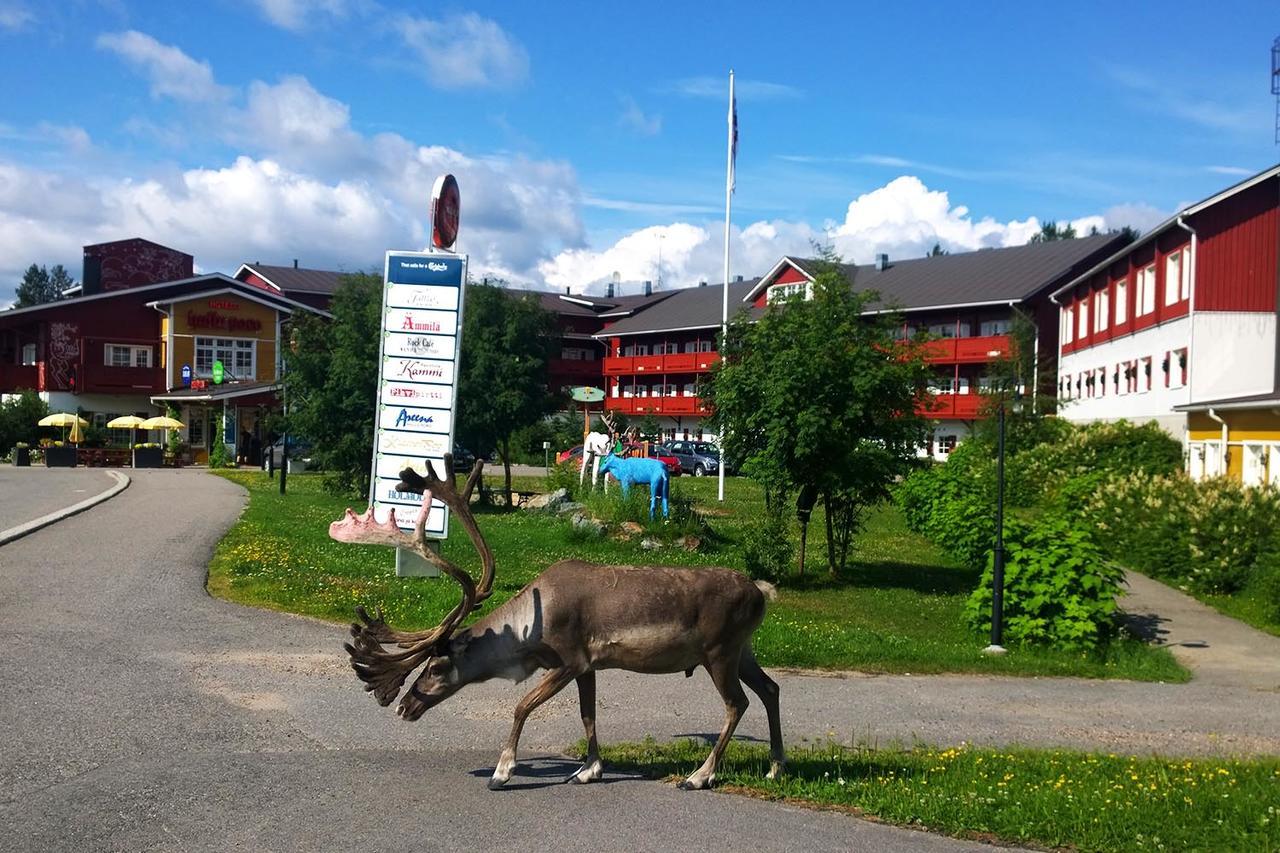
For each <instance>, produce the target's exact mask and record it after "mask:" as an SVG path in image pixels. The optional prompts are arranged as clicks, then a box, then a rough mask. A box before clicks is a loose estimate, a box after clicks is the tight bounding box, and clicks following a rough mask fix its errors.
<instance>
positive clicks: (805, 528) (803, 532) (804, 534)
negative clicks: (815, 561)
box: [800, 521, 809, 577]
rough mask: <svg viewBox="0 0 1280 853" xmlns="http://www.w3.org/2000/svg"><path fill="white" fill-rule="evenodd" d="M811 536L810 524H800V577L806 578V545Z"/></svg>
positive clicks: (805, 522) (803, 522)
mask: <svg viewBox="0 0 1280 853" xmlns="http://www.w3.org/2000/svg"><path fill="white" fill-rule="evenodd" d="M808 536H809V522H807V521H802V522H800V577H804V544H805V540H806V539H807V538H808Z"/></svg>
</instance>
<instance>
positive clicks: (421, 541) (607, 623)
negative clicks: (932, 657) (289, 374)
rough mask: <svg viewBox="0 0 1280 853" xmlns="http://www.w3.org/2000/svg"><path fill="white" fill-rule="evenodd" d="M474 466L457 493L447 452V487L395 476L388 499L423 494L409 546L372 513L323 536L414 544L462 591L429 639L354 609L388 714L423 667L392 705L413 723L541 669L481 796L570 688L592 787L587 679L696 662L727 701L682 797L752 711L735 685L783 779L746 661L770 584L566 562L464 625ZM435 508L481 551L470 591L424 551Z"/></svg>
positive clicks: (768, 702) (760, 674)
mask: <svg viewBox="0 0 1280 853" xmlns="http://www.w3.org/2000/svg"><path fill="white" fill-rule="evenodd" d="M481 465H482V462H481V461H477V463H476V466H475V468H474V469H473V470H472V471H471V474H470V476H469V477H468V478H467V481H466V485H465V486H464V487H463V489H462V490H461V491H459V490H458V489H457V487H456V485H455V481H454V476H453V459H452V458H451V457H449V456H446V457H445V460H444V468H445V474H446V476H445V477H444V478H443V479H441V478H439V477H437V476H436V474H435V472H434V471H433V470H431V468H430V466H428V474H427V476H426V477H423V476H422V475H420V474H418V473H417V472H416V471H414V470H413V469H411V468H407V469H405V470H404V471H402V472H401V473H400V483H399V484H398V485H397V489H398V490H400V491H402V492H410V493H415V494H421V495H422V501H423V502H422V505H423V511H422V512H420V513H419V516H418V523H417V526H416V529H415V530H414V534H413V535H412V536H410V535H408V534H406V533H404V532H402V531H401V530H399V528H397V527H396V523H395V518H394V516H393V517H392V518H390V519H388V521H387V522H386V523H385V524H378V523H377V522H376V521H375V520H374V518H373V513H372V510H370V511H369V512H366V513H365V514H364V515H362V516H360V515H356V513H355V512H353V511H352V510H347V514H346V517H345V518H343V519H342V520H340V521H335V522H334V523H333V524H332V525H330V527H329V535H330V536H331V537H333V538H334V539H336V540H338V541H340V542H358V543H376V544H384V545H398V546H401V547H404V548H412V549H414V550H415V551H416V552H417V553H419V554H421V555H422V556H423V557H424V558H425V559H427V560H428V561H430V562H431V563H433V564H435V565H436V566H437V567H439V569H440V570H441V571H442V572H444V573H445V574H447V575H449V577H451V578H453V579H454V580H456V581H457V582H458V584H459V586H461V587H462V600H461V601H460V602H459V603H458V604H457V606H455V607H454V608H453V609H452V610H451V611H449V614H448V615H447V616H445V618H444V621H443V622H441V623H440V625H438V626H437V627H435V628H433V629H431V630H429V631H420V632H405V631H396V630H394V629H392V628H391V627H389V626H388V625H387V624H386V622H385V621H383V618H382V614H381V612H379V613H378V615H376V616H371V615H369V614H368V613H367V612H366V611H365V610H364V608H360V609H358V610H357V613H358V615H359V617H360V622H359V623H356V624H353V625H352V626H351V636H352V638H353V639H352V641H351V642H350V643H348V644H346V650H347V652H348V654H350V656H351V666H352V667H353V668H354V669H355V671H356V675H358V676H359V677H360V679H361V680H362V681H363V682H364V683H365V689H366V690H368V691H370V692H372V693H373V695H374V698H376V699H377V700H378V704H380V705H383V706H386V705H389V704H391V702H392V700H394V699H395V698H396V696H397V695H399V693H400V690H401V688H402V687H403V686H404V683H405V681H406V679H407V678H408V677H409V675H410V674H411V673H412V672H413V671H414V670H415V669H417V668H418V667H419V666H423V665H424V664H425V666H423V670H422V672H421V673H420V674H419V675H418V676H417V678H416V679H415V680H414V681H413V683H412V684H411V686H410V687H409V690H408V692H407V693H405V695H404V697H403V698H402V699H401V700H400V705H399V707H398V709H397V713H398V714H399V715H400V717H402V718H403V719H405V720H416V719H418V718H419V717H421V716H422V715H423V714H424V713H426V711H427V710H429V709H430V708H432V707H434V706H435V705H437V704H439V703H440V702H443V701H444V700H445V699H447V698H449V697H450V696H452V695H453V694H454V693H456V692H458V691H459V690H461V689H462V688H463V687H465V686H467V685H468V684H471V683H473V682H479V681H486V680H488V679H491V678H510V679H513V680H514V681H517V682H519V681H523V680H524V679H526V678H528V677H529V676H530V675H532V674H533V673H534V672H536V671H538V670H540V669H545V670H547V672H546V674H545V675H543V676H542V680H541V681H539V682H538V685H537V687H535V688H534V689H533V690H531V691H530V692H529V694H528V695H526V696H525V697H524V698H523V699H522V700H521V701H520V703H519V704H518V705H517V706H516V709H515V720H514V722H513V724H512V726H511V735H510V737H508V738H507V743H506V746H505V747H503V750H502V754H501V755H500V756H499V758H498V763H497V766H496V767H495V768H494V771H493V777H492V778H491V779H490V780H489V787H490V788H493V789H497V788H500V787H501V786H502V785H504V784H505V783H506V782H507V781H508V780H509V779H510V778H511V774H512V772H513V771H514V770H515V768H516V749H517V746H518V744H519V741H520V731H521V729H522V728H523V727H524V723H525V720H526V719H527V718H528V716H529V714H530V713H532V712H533V710H534V709H535V708H537V707H538V706H539V705H541V704H542V703H543V702H545V701H547V700H548V699H550V698H551V697H552V696H554V695H556V693H558V692H560V690H562V689H563V688H564V687H566V686H567V685H568V684H569V682H571V681H576V682H577V684H578V699H579V701H580V702H581V705H582V723H583V725H584V726H585V728H586V734H587V756H586V760H585V763H584V764H583V765H582V767H581V768H580V769H578V770H577V772H575V773H574V774H573V775H571V776H570V777H569V778H568V779H567V780H566V781H568V782H575V783H581V782H591V781H594V780H596V779H599V778H600V776H601V774H602V772H603V766H602V764H601V762H600V752H599V747H598V745H597V743H596V724H595V717H596V671H597V670H601V669H625V670H630V671H632V672H644V673H675V672H684V673H685V674H686V676H687V675H692V674H693V671H694V670H695V669H696V668H697V667H699V666H703V667H706V669H707V672H708V673H710V675H711V680H712V681H713V682H714V683H715V686H716V689H717V690H718V691H719V692H720V696H721V698H723V699H724V704H725V720H724V727H723V728H722V729H721V730H720V737H719V739H718V740H717V741H716V743H715V746H714V747H713V748H712V750H711V754H710V755H708V756H707V759H706V761H705V762H704V763H703V764H702V766H701V767H699V768H698V769H697V770H696V771H695V772H694V773H693V775H691V776H689V778H688V779H686V780H684V782H682V783H681V787H683V788H689V789H698V788H709V787H711V785H712V784H713V783H714V782H715V774H716V764H717V762H719V760H720V757H721V756H722V755H723V754H724V750H725V747H726V746H727V745H728V743H729V740H730V738H732V737H733V731H734V729H735V728H736V727H737V725H738V721H739V720H740V719H741V718H742V714H743V712H744V711H746V709H747V705H748V701H747V697H746V694H745V692H744V691H743V689H742V682H745V683H746V685H747V686H748V687H750V688H751V690H752V691H753V692H755V694H756V695H757V696H759V697H760V699H761V701H762V702H763V703H764V707H765V711H766V713H767V714H768V716H769V742H770V757H771V759H772V761H771V767H770V770H769V776H770V778H773V777H774V776H776V775H777V774H778V773H780V772H781V771H782V768H783V765H784V763H785V760H786V759H785V755H784V753H783V749H782V726H781V723H780V721H779V712H778V685H777V684H776V683H774V681H773V680H772V679H771V678H769V676H767V675H766V674H765V672H764V670H763V669H761V668H760V665H759V664H758V663H756V659H755V655H754V654H753V653H752V651H751V635H752V634H753V633H754V632H755V630H756V628H757V627H758V626H759V625H760V622H761V620H762V619H763V618H764V612H765V599H766V597H772V595H773V588H772V587H771V586H769V585H768V584H764V583H754V582H752V581H751V580H750V579H748V578H746V577H745V576H743V575H741V574H739V573H738V572H735V571H732V570H730V569H686V568H673V567H667V566H602V565H598V564H595V563H588V562H584V561H582V560H561V561H560V562H558V563H555V564H553V565H552V566H550V567H548V568H547V570H546V571H544V572H543V573H542V574H541V575H540V576H539V577H538V578H537V579H536V580H534V581H533V582H532V583H530V584H529V585H528V586H526V587H525V588H524V589H522V590H521V591H520V592H519V593H517V594H516V595H515V596H514V597H512V598H511V599H510V600H509V601H507V602H506V603H504V604H502V605H501V606H500V607H498V608H496V609H495V610H494V611H493V612H492V613H489V614H488V615H486V616H484V617H482V618H480V619H478V620H477V621H476V622H475V623H474V624H472V625H469V626H467V627H465V628H461V629H459V627H458V626H459V625H461V623H462V621H463V620H464V619H465V618H466V617H467V616H468V615H469V614H470V613H471V612H472V611H473V610H475V608H476V607H477V606H478V605H479V604H480V603H481V602H482V601H484V600H485V599H486V598H488V597H489V595H490V593H491V592H492V590H493V578H494V560H493V552H492V551H491V550H490V549H489V546H488V545H487V544H486V543H485V541H484V537H483V536H482V535H481V533H480V529H479V527H477V525H476V521H475V518H474V517H473V516H472V514H471V507H470V498H471V492H472V490H473V489H474V488H475V485H476V482H477V480H478V479H479V476H480V470H481ZM433 498H436V499H439V500H440V501H442V502H444V503H445V504H446V505H447V506H448V507H449V509H450V510H451V511H452V512H453V514H454V517H455V518H456V519H457V520H458V521H459V522H460V523H461V525H462V528H463V529H464V530H465V531H466V532H467V535H468V536H469V537H470V538H471V541H472V542H473V543H474V544H475V547H476V550H477V551H479V552H480V561H481V564H482V566H483V571H482V574H481V577H480V583H479V585H477V584H476V582H475V581H474V580H473V579H472V577H471V576H470V575H469V574H468V573H467V572H465V571H463V570H462V569H460V568H459V567H457V566H455V565H454V564H453V563H451V562H449V561H448V560H446V559H445V558H444V557H442V556H441V555H440V554H438V553H436V552H435V551H433V550H431V549H429V548H428V547H427V546H426V538H425V536H424V524H425V520H426V516H427V512H426V510H427V509H429V508H430V506H431V501H432V499H433ZM387 647H391V649H388V648H387Z"/></svg>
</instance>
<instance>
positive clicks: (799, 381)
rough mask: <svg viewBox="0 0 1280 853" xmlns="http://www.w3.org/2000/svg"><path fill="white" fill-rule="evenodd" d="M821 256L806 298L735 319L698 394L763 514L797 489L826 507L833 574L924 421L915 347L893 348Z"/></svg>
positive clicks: (885, 322)
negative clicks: (758, 493) (761, 494)
mask: <svg viewBox="0 0 1280 853" xmlns="http://www.w3.org/2000/svg"><path fill="white" fill-rule="evenodd" d="M838 261H839V259H838V258H837V257H836V256H835V255H834V254H832V253H829V252H826V253H824V258H823V261H822V262H821V263H820V264H818V269H817V270H816V276H815V280H814V285H813V298H812V299H810V300H805V299H804V297H803V295H802V294H796V295H795V296H793V297H792V298H791V299H788V300H787V301H786V302H784V303H779V304H775V305H771V306H770V307H769V309H768V310H767V312H766V313H765V315H764V316H763V317H761V318H760V320H759V322H757V323H754V324H753V323H750V322H748V321H747V320H746V319H745V318H742V317H740V318H739V319H736V320H735V321H734V322H733V323H732V324H731V326H730V328H729V331H728V335H727V338H726V340H725V341H724V343H723V346H722V350H721V351H722V355H723V358H722V360H721V361H720V363H719V365H718V366H717V367H716V369H715V372H714V374H713V381H712V384H711V387H710V392H711V394H710V396H711V400H712V404H713V406H714V408H715V414H714V416H713V418H712V420H713V428H719V427H721V426H723V427H724V428H725V436H726V442H725V443H726V448H725V452H726V455H727V456H729V457H733V458H738V459H742V460H743V466H742V467H743V470H744V471H745V473H747V474H748V476H750V477H752V478H753V479H755V480H757V481H759V482H760V483H761V485H762V486H763V487H764V489H765V495H766V501H767V503H768V504H769V506H770V507H771V508H776V507H780V506H783V505H784V504H785V501H786V498H787V496H788V495H791V494H795V493H796V492H799V491H800V490H802V489H804V488H806V487H808V488H809V489H811V490H813V491H814V492H816V494H818V495H820V496H821V498H822V500H823V502H824V504H825V505H826V509H827V512H826V515H827V518H828V522H827V524H828V530H829V535H828V537H827V546H828V547H827V564H828V569H829V570H830V571H831V572H832V573H833V574H834V573H835V572H837V571H840V570H842V569H843V568H844V566H845V564H846V561H847V557H848V552H849V546H850V543H851V540H852V537H853V536H854V534H856V533H857V531H858V530H859V529H860V528H861V523H862V519H863V514H864V512H865V510H866V509H867V508H868V507H869V506H871V505H872V504H874V503H875V502H878V501H880V500H881V499H883V498H884V497H886V496H887V495H888V490H889V485H890V483H892V482H893V481H894V479H895V478H896V477H898V476H899V475H901V474H902V473H904V472H905V471H907V470H908V469H909V468H910V467H911V466H912V464H913V463H914V460H915V456H916V448H917V447H918V446H919V445H920V444H921V443H922V442H923V439H924V434H925V422H924V420H923V419H922V418H920V417H919V416H918V415H916V414H915V401H916V398H917V396H918V394H919V393H920V392H921V389H923V388H924V387H925V383H926V381H927V379H928V376H929V370H928V368H927V366H926V365H925V363H924V360H923V358H922V356H921V354H920V353H919V352H918V347H916V346H915V345H914V344H911V343H907V344H902V343H900V342H897V341H895V337H894V333H895V330H896V329H897V328H900V327H901V323H902V321H901V318H896V317H894V316H892V314H874V315H866V316H864V315H863V310H864V309H865V308H867V307H868V306H869V305H870V304H872V303H874V302H875V301H876V300H877V299H878V296H877V294H875V293H873V292H870V291H862V292H856V291H855V288H856V283H855V285H854V286H853V287H851V286H850V282H849V281H848V279H846V278H845V276H844V274H843V273H842V272H841V271H840V268H839V267H838V266H837V264H838Z"/></svg>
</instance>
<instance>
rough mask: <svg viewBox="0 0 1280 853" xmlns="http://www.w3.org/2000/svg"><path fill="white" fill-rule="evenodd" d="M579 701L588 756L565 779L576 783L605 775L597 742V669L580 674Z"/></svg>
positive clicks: (591, 780) (582, 782)
mask: <svg viewBox="0 0 1280 853" xmlns="http://www.w3.org/2000/svg"><path fill="white" fill-rule="evenodd" d="M578 703H579V704H580V705H581V706H582V727H583V728H584V729H586V732H587V757H586V758H585V759H584V760H583V763H582V767H580V768H578V770H577V772H576V773H574V774H573V775H572V776H570V777H569V778H568V779H566V780H565V781H566V782H569V783H572V784H575V785H578V784H585V783H587V782H594V781H596V780H597V779H599V778H600V777H601V776H602V775H604V764H603V763H602V762H601V761H600V744H599V743H597V742H596V673H595V670H591V671H588V672H584V673H582V675H579V676H578Z"/></svg>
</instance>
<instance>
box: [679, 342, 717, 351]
mask: <svg viewBox="0 0 1280 853" xmlns="http://www.w3.org/2000/svg"><path fill="white" fill-rule="evenodd" d="M684 351H685V352H711V341H688V342H686V343H685V345H684Z"/></svg>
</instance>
